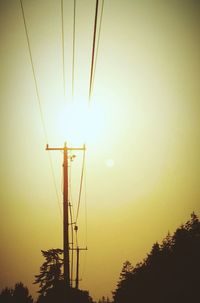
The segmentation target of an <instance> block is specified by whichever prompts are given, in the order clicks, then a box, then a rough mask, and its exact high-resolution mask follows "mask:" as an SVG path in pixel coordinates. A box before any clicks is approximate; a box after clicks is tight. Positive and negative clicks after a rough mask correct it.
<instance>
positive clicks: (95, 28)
mask: <svg viewBox="0 0 200 303" xmlns="http://www.w3.org/2000/svg"><path fill="white" fill-rule="evenodd" d="M98 6H99V0H96V9H95V18H94V33H93V44H92V61H91V69H90V84H89V101H90V100H91V94H92V82H93V69H94V56H95V44H96V31H97V16H98Z"/></svg>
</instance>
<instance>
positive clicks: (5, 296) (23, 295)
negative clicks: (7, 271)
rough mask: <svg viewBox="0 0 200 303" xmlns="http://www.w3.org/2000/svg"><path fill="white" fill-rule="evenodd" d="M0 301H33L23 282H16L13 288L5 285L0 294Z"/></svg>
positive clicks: (9, 302) (20, 302)
mask: <svg viewBox="0 0 200 303" xmlns="http://www.w3.org/2000/svg"><path fill="white" fill-rule="evenodd" d="M0 302H1V303H33V299H32V297H31V295H29V291H28V288H27V287H25V286H24V285H23V283H21V282H20V283H16V284H15V287H14V289H12V288H8V287H6V288H5V289H3V290H2V292H1V294H0Z"/></svg>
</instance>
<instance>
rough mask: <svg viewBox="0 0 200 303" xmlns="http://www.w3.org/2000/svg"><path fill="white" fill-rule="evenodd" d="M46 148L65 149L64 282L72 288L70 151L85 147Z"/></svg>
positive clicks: (52, 148)
mask: <svg viewBox="0 0 200 303" xmlns="http://www.w3.org/2000/svg"><path fill="white" fill-rule="evenodd" d="M46 150H62V151H63V252H64V282H65V284H66V286H67V287H68V288H70V265H69V263H70V258H69V250H70V247H69V195H68V151H75V150H79V151H83V150H85V145H84V146H83V147H67V143H65V144H64V147H49V146H48V144H47V146H46Z"/></svg>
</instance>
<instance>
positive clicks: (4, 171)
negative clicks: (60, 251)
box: [0, 0, 200, 299]
mask: <svg viewBox="0 0 200 303" xmlns="http://www.w3.org/2000/svg"><path fill="white" fill-rule="evenodd" d="M76 2H77V13H76V44H75V45H76V47H75V83H74V90H75V95H74V100H72V89H71V87H72V84H71V83H72V76H71V72H72V29H73V1H72V0H70V1H69V0H64V36H65V37H64V42H65V72H66V83H65V85H66V95H65V96H64V94H63V74H62V72H63V69H62V40H61V38H62V36H61V8H60V1H57V0H40V1H39V0H24V1H23V4H24V12H25V16H26V20H27V28H28V32H29V38H30V45H31V50H32V55H33V62H34V67H35V72H36V78H37V82H38V89H39V94H40V98H41V107H42V112H43V117H44V123H45V126H46V131H47V136H48V142H47V139H46V138H45V136H44V130H43V127H42V123H41V116H40V110H39V104H38V101H37V96H36V91H35V84H34V79H33V74H32V69H31V64H30V57H29V52H28V47H27V41H26V35H25V29H24V24H23V18H22V12H21V6H20V1H18V0H9V1H7V0H0V140H1V149H0V167H1V169H0V206H1V212H0V213H1V218H0V219H1V221H0V222H1V223H0V237H1V249H0V268H1V276H0V288H3V287H5V286H13V285H14V284H15V283H16V282H18V281H22V282H23V283H24V284H25V285H27V286H28V287H29V289H30V292H31V293H32V294H33V295H34V296H35V293H36V290H37V287H36V286H35V285H32V283H33V281H34V275H35V274H38V273H39V267H40V265H41V263H42V262H43V259H42V256H41V249H43V250H46V249H50V248H57V247H60V248H62V216H61V214H60V211H59V206H58V203H59V204H60V208H61V209H62V153H61V152H49V151H48V152H47V151H46V150H45V145H46V144H47V143H48V144H49V146H54V147H55V146H63V144H64V142H65V141H67V142H68V144H69V145H70V146H73V145H74V144H76V145H80V146H81V145H82V144H84V143H86V146H87V152H86V169H85V172H86V175H85V176H86V177H85V181H84V184H85V185H84V189H83V199H82V204H81V210H80V217H79V223H80V239H79V242H80V246H83V247H84V246H86V245H87V246H88V251H87V252H81V273H80V275H81V278H82V281H81V282H80V287H81V288H82V289H87V290H89V291H90V294H91V296H92V297H93V298H94V299H98V298H100V297H101V296H103V295H104V296H109V297H111V291H113V290H114V289H115V286H116V283H117V280H118V278H119V273H120V271H121V268H122V264H123V262H124V261H126V260H129V261H131V262H132V263H133V265H135V264H136V263H137V262H139V261H141V260H142V259H143V258H144V257H145V255H146V254H147V253H148V252H149V250H150V249H151V246H152V244H153V243H154V242H156V241H158V242H159V241H162V239H163V238H164V237H165V235H166V234H167V233H168V231H170V232H171V233H173V232H174V231H175V229H176V228H177V227H178V226H179V225H180V224H182V223H184V222H185V221H186V220H188V219H189V216H190V214H191V213H192V212H193V211H195V212H196V214H197V215H200V185H199V180H200V159H199V155H200V18H199V16H200V2H199V1H198V0H169V1H164V0H163V1H162V0H123V1H122V0H105V2H104V11H103V19H102V28H101V36H100V41H99V51H98V56H97V62H96V72H95V79H94V87H93V97H92V100H91V106H90V108H89V109H88V106H87V105H88V89H89V72H90V64H91V48H92V35H93V23H94V13H95V3H96V1H94V0H84V1H79V0H77V1H76ZM99 2H100V7H101V3H102V2H101V1H99ZM74 106H75V108H76V113H77V110H78V115H77V116H75V117H74V116H72V111H73V109H72V108H73V107H74ZM71 110H72V111H71ZM88 111H90V113H89V116H88ZM84 115H86V116H84ZM73 117H74V118H73ZM50 153H51V156H50ZM76 155H77V157H76V159H75V161H74V162H73V163H72V165H71V187H70V188H71V189H70V191H71V192H72V194H71V196H72V202H73V203H74V209H75V210H76V205H77V197H78V189H79V182H80V172H81V161H82V154H81V153H80V152H79V153H76ZM49 157H51V159H52V164H53V169H54V174H55V181H56V188H57V191H58V197H59V199H58V197H57V195H56V190H55V186H54V185H55V184H54V180H53V177H52V171H51V166H50V161H49ZM86 208H87V224H86V219H85V217H86V215H85V210H86ZM86 225H87V226H86Z"/></svg>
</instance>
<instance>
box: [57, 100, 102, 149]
mask: <svg viewBox="0 0 200 303" xmlns="http://www.w3.org/2000/svg"><path fill="white" fill-rule="evenodd" d="M58 120H59V122H58V124H59V125H58V126H59V133H62V137H63V140H64V141H67V142H69V144H73V145H74V144H79V145H80V144H83V143H86V144H90V143H95V141H96V140H99V139H100V137H101V136H102V135H103V133H104V132H105V125H106V123H105V113H104V112H103V109H102V107H101V106H100V105H97V104H90V105H88V104H87V103H83V102H78V101H77V102H76V101H74V102H71V103H69V104H67V105H66V106H65V108H64V109H63V110H62V111H61V113H60V114H59V119H58Z"/></svg>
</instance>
